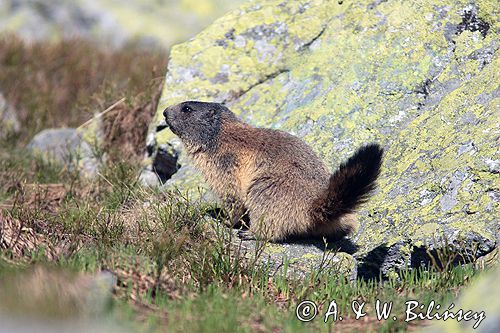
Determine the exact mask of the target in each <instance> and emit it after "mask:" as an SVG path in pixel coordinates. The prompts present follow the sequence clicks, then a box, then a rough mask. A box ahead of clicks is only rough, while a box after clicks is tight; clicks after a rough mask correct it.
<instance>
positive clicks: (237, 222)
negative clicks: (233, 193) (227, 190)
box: [224, 198, 249, 228]
mask: <svg viewBox="0 0 500 333" xmlns="http://www.w3.org/2000/svg"><path fill="white" fill-rule="evenodd" d="M224 210H225V212H226V215H227V218H228V219H227V220H226V225H227V226H228V227H230V228H241V227H243V226H245V224H246V227H247V228H248V223H249V217H248V213H247V209H246V207H245V205H244V204H243V203H242V202H241V201H240V200H238V199H234V198H230V199H226V200H224Z"/></svg>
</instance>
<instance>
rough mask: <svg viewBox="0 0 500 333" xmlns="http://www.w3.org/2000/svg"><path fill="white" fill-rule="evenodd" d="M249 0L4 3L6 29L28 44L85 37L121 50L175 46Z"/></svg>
mask: <svg viewBox="0 0 500 333" xmlns="http://www.w3.org/2000/svg"><path fill="white" fill-rule="evenodd" d="M242 2H243V0H205V1H196V0H182V1H177V0H175V1H174V0H163V1H152V0H148V1H145V0H131V1H127V2H126V4H124V3H122V2H120V1H116V0H71V1H69V0H50V1H47V0H2V1H1V2H0V31H1V30H7V31H12V32H16V33H18V34H19V35H21V36H22V37H24V38H26V39H28V40H47V39H48V40H55V39H58V38H61V37H62V38H72V37H75V36H80V37H83V38H89V39H93V40H98V41H101V42H105V43H106V44H107V45H114V46H115V47H119V46H122V45H123V44H124V43H126V42H129V41H134V40H136V41H139V42H141V43H145V44H147V45H149V44H151V43H153V44H157V45H162V46H165V47H170V45H172V44H173V43H174V42H179V41H183V40H186V39H187V38H189V37H192V36H193V35H195V34H196V33H197V32H199V31H200V30H201V29H203V28H204V27H206V26H207V25H208V24H210V23H211V22H212V21H213V19H215V18H216V17H218V16H220V15H222V14H223V13H224V12H226V11H227V10H230V9H233V8H236V7H237V6H238V5H239V4H241V3H242Z"/></svg>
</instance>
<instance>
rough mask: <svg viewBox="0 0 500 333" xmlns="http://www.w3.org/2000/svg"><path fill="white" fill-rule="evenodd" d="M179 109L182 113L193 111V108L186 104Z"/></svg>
mask: <svg viewBox="0 0 500 333" xmlns="http://www.w3.org/2000/svg"><path fill="white" fill-rule="evenodd" d="M181 111H182V112H184V113H189V112H193V109H191V108H190V107H189V106H187V105H184V106H183V107H182V110H181Z"/></svg>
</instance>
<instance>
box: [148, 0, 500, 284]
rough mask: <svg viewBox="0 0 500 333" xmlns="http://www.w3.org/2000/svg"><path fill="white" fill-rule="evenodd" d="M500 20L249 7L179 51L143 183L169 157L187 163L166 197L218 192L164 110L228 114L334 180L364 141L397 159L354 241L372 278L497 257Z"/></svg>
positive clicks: (483, 12) (436, 4)
mask: <svg viewBox="0 0 500 333" xmlns="http://www.w3.org/2000/svg"><path fill="white" fill-rule="evenodd" d="M499 9H500V8H499V7H498V5H497V2H496V1H488V0H483V1H481V0H476V1H472V2H471V1H469V0H467V1H451V0H447V1H429V0H421V1H392V0H391V1H373V0H367V1H363V0H356V1H344V2H343V1H337V0H335V1H326V0H313V1H308V2H303V1H282V0H280V1H277V0H268V1H254V2H250V3H248V4H245V5H243V6H242V7H241V8H239V9H238V10H235V11H233V12H231V13H229V14H227V15H226V16H224V17H222V18H221V19H219V20H217V21H215V22H214V23H213V24H212V25H211V26H210V27H208V28H207V29H206V30H204V31H203V32H201V33H200V34H199V35H198V36H197V37H195V38H194V39H193V40H190V41H188V42H186V43H184V44H180V45H176V46H175V47H173V49H172V51H171V55H170V62H169V65H168V73H167V76H166V84H165V87H164V92H163V95H162V98H161V101H160V105H159V108H158V112H157V116H156V118H155V120H154V122H153V124H152V125H151V129H150V134H149V136H148V152H149V156H148V159H147V160H146V162H147V164H148V165H150V166H149V167H148V168H146V170H145V171H144V173H143V176H144V178H145V179H150V180H151V177H150V175H151V173H152V167H151V165H153V164H155V163H156V164H158V159H157V158H156V156H162V157H164V156H165V155H168V154H170V156H171V157H172V158H177V154H179V162H180V164H181V165H182V167H181V169H180V170H179V172H177V173H175V174H174V176H173V177H172V178H170V179H169V180H167V181H166V183H165V184H166V186H176V187H180V188H183V189H188V190H190V189H194V190H195V191H198V189H197V187H199V186H201V187H206V185H204V184H203V182H202V180H201V179H200V177H199V174H197V173H196V171H194V170H193V169H192V168H191V166H190V165H189V162H188V161H187V160H186V158H185V156H184V154H183V153H182V146H181V145H180V143H179V141H178V139H176V138H175V136H174V135H173V134H172V133H171V132H170V131H169V130H168V129H165V126H164V124H163V123H162V122H163V120H162V111H163V109H164V108H165V107H166V106H168V105H171V104H174V103H178V102H180V101H183V100H193V99H194V100H204V101H216V102H222V103H225V104H226V105H228V106H229V107H230V108H231V109H232V110H233V111H234V112H236V113H237V114H238V115H239V116H240V117H241V118H243V119H244V120H245V121H247V122H250V123H252V124H254V125H257V126H263V127H272V128H277V129H281V130H285V131H288V132H290V133H293V134H295V135H298V136H300V137H302V138H303V139H304V140H305V141H307V142H308V143H309V144H311V145H312V147H313V148H314V149H315V151H316V152H317V153H318V154H319V155H320V156H321V157H322V158H323V159H324V160H325V161H326V162H327V163H328V164H329V165H330V167H331V168H332V170H333V169H335V168H336V167H337V166H338V165H339V163H340V162H341V161H343V160H345V159H346V158H347V157H348V156H349V155H350V154H352V153H353V152H354V151H355V149H356V148H358V147H359V146H361V145H362V144H364V143H367V142H379V143H381V144H382V145H383V146H384V147H385V149H386V155H385V159H384V166H383V170H382V175H381V177H380V181H379V190H378V192H377V193H376V194H375V195H374V196H373V198H372V199H371V200H370V202H369V203H368V204H366V205H365V206H363V208H362V209H361V211H360V212H359V214H358V215H359V220H360V228H359V231H358V232H357V233H356V234H355V235H354V236H353V238H352V240H353V241H354V242H355V243H356V244H357V245H358V246H359V249H358V252H357V256H358V257H359V259H360V260H359V262H360V265H361V266H362V267H363V269H364V270H366V273H365V274H367V275H368V276H371V275H377V274H379V273H380V272H382V273H388V272H390V271H392V270H394V269H395V268H398V267H403V266H405V265H411V266H419V265H420V264H421V263H424V262H426V258H428V253H427V252H428V251H427V248H428V247H430V248H431V251H438V250H439V249H440V248H443V246H444V244H446V243H448V246H451V247H452V248H453V249H455V250H458V249H460V250H461V251H465V252H466V253H465V256H469V255H474V256H481V255H483V254H485V253H488V252H490V251H491V250H492V249H493V248H495V247H496V244H497V242H498V237H499V236H498V231H499V219H498V211H499V210H498V209H499V200H500V190H499V187H500V178H499V152H498V138H499V130H498V129H499V119H500V112H499V111H500V108H499V103H500V89H499V82H500V72H499V71H498V68H499V66H500V58H499V56H498V52H497V51H498V47H499V38H498V31H499V27H500V25H499V22H498V20H497V18H498V15H499ZM158 152H160V153H161V154H157V153H158ZM148 177H149V178H148ZM425 245H427V247H424V246H425ZM434 254H435V255H437V254H438V253H436V252H434ZM358 268H359V267H358Z"/></svg>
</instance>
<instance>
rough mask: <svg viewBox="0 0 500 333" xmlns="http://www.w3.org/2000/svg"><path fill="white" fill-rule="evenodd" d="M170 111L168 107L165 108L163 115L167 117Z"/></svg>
mask: <svg viewBox="0 0 500 333" xmlns="http://www.w3.org/2000/svg"><path fill="white" fill-rule="evenodd" d="M167 111H168V108H166V109H165V110H163V117H165V118H167V113H168V112H167Z"/></svg>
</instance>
